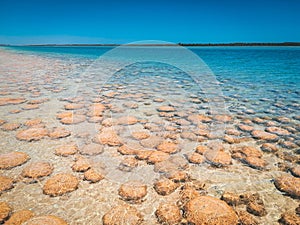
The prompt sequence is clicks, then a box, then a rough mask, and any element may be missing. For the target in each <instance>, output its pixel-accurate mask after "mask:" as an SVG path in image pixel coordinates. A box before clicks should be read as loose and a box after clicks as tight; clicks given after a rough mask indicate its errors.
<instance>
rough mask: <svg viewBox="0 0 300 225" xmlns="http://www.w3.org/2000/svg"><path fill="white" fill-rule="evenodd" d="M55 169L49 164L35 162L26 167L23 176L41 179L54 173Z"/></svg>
mask: <svg viewBox="0 0 300 225" xmlns="http://www.w3.org/2000/svg"><path fill="white" fill-rule="evenodd" d="M52 171H53V167H52V165H51V164H50V163H48V162H34V163H31V164H29V165H28V166H26V167H25V168H24V169H23V171H22V176H24V177H29V178H33V179H36V178H39V177H44V176H48V175H50V174H51V173H52Z"/></svg>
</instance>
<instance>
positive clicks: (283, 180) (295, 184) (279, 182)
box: [274, 175, 300, 198]
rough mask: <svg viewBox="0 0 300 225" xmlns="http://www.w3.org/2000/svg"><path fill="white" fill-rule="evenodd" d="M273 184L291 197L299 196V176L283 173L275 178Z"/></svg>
mask: <svg viewBox="0 0 300 225" xmlns="http://www.w3.org/2000/svg"><path fill="white" fill-rule="evenodd" d="M274 184H275V186H276V188H277V189H278V190H280V191H283V192H285V193H287V194H288V195H290V196H292V197H297V198H300V178H297V177H293V176H289V175H284V176H281V177H279V178H277V179H276V180H275V183H274Z"/></svg>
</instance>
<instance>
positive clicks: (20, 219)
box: [5, 210, 34, 225]
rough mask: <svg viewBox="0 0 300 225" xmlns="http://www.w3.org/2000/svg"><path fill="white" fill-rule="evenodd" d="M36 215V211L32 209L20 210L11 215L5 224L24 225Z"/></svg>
mask: <svg viewBox="0 0 300 225" xmlns="http://www.w3.org/2000/svg"><path fill="white" fill-rule="evenodd" d="M33 216H34V213H33V212H32V211H30V210H20V211H17V212H15V213H13V214H12V215H11V217H10V218H9V220H7V221H6V222H5V225H22V224H24V223H25V222H26V221H28V220H29V219H31V218H32V217H33Z"/></svg>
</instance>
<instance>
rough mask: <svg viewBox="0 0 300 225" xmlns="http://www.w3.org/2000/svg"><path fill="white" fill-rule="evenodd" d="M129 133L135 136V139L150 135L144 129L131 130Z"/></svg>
mask: <svg viewBox="0 0 300 225" xmlns="http://www.w3.org/2000/svg"><path fill="white" fill-rule="evenodd" d="M131 135H132V137H133V138H135V139H137V140H143V139H146V138H148V137H150V134H149V133H148V132H144V131H136V132H132V133H131Z"/></svg>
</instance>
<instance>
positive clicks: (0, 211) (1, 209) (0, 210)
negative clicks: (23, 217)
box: [0, 202, 12, 223]
mask: <svg viewBox="0 0 300 225" xmlns="http://www.w3.org/2000/svg"><path fill="white" fill-rule="evenodd" d="M11 211H12V208H11V207H10V206H9V204H7V203H6V202H0V223H3V222H4V221H5V220H6V219H7V218H8V217H9V215H10V213H11Z"/></svg>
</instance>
